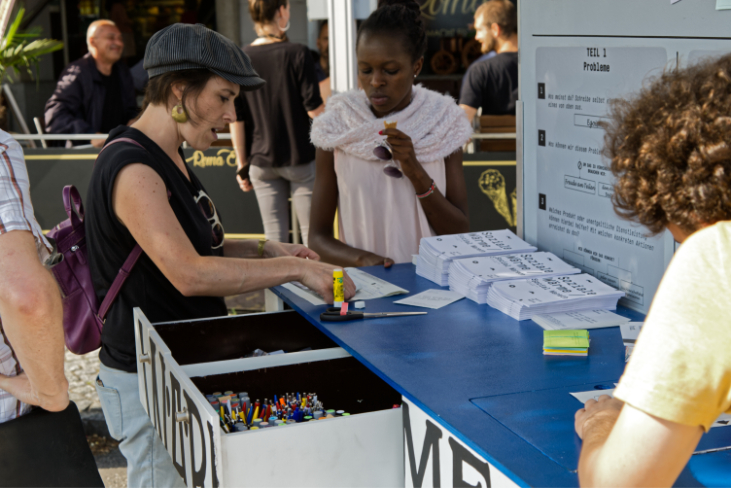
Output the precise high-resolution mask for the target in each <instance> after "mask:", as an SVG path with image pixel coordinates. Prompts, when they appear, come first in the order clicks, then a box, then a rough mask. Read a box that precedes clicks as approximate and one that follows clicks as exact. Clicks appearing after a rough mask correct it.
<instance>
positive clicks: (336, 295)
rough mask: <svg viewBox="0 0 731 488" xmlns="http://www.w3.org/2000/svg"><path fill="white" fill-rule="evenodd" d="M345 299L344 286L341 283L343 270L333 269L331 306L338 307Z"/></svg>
mask: <svg viewBox="0 0 731 488" xmlns="http://www.w3.org/2000/svg"><path fill="white" fill-rule="evenodd" d="M344 301H345V286H344V284H343V270H342V269H334V270H333V306H334V307H340V306H341V305H342V304H343V302H344Z"/></svg>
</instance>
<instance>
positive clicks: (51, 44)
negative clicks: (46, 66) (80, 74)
mask: <svg viewBox="0 0 731 488" xmlns="http://www.w3.org/2000/svg"><path fill="white" fill-rule="evenodd" d="M24 14H25V9H24V8H21V9H19V10H18V13H17V14H16V16H15V20H13V23H12V24H10V26H9V27H8V30H7V32H5V35H4V36H3V37H2V39H1V40H0V84H2V83H3V82H4V81H5V78H6V76H7V78H8V79H9V80H10V81H15V80H14V79H13V75H15V76H16V77H18V78H19V77H20V75H21V74H22V73H23V72H25V73H27V74H28V76H30V78H31V79H34V78H35V76H34V75H33V70H32V69H31V68H32V67H34V66H35V67H37V66H38V62H39V60H40V58H41V56H44V55H46V54H49V53H52V52H54V51H58V50H59V49H61V48H63V43H62V42H61V41H57V40H55V39H38V37H40V35H41V27H40V26H37V27H33V28H31V29H26V30H24V31H20V30H19V29H20V25H21V23H22V22H23V15H24ZM11 73H12V74H11ZM1 101H2V92H1V91H0V102H1ZM4 117H5V107H4V106H3V105H0V119H3V118H4Z"/></svg>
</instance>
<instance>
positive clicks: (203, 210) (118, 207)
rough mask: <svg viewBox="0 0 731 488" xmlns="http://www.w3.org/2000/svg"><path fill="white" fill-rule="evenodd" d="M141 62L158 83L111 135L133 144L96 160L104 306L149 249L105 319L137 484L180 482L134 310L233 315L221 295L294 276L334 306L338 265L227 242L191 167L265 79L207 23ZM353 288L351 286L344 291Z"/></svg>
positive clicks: (105, 379) (271, 246)
mask: <svg viewBox="0 0 731 488" xmlns="http://www.w3.org/2000/svg"><path fill="white" fill-rule="evenodd" d="M144 65H145V68H146V69H147V70H148V74H149V75H150V82H149V84H148V86H147V91H146V94H145V103H144V107H143V112H142V114H141V115H140V117H139V118H138V119H137V120H136V121H135V122H134V123H133V124H132V125H131V126H130V127H118V128H117V129H115V130H113V131H112V132H111V133H110V135H109V139H108V140H107V144H108V143H109V142H110V141H112V140H115V139H118V138H126V139H131V141H125V142H120V143H118V144H114V145H113V146H111V147H109V149H108V150H106V151H104V152H103V153H102V154H101V155H100V156H99V158H98V160H97V163H96V166H95V168H94V172H93V174H92V181H91V184H90V186H89V193H88V196H87V209H88V210H87V216H86V232H87V234H86V235H87V239H88V253H89V265H90V268H91V273H92V280H93V282H94V288H95V290H96V293H97V297H98V298H99V301H100V302H101V300H102V299H103V298H104V296H105V295H106V293H107V291H108V290H109V288H110V286H111V284H112V282H113V281H114V278H115V277H116V275H117V272H118V270H119V268H120V267H121V266H122V263H123V262H124V260H125V259H126V258H127V256H129V254H130V252H131V251H132V249H133V248H134V247H135V245H136V244H139V245H140V247H141V248H142V250H143V251H144V253H143V255H142V256H141V257H140V259H139V261H138V262H137V264H136V265H135V267H134V268H133V270H132V272H131V274H130V276H129V278H128V279H127V282H125V284H124V286H123V287H122V289H121V291H120V293H119V295H118V296H117V298H116V300H115V301H114V304H113V305H112V307H111V308H110V311H109V313H108V315H107V320H106V323H105V326H104V331H103V333H102V350H101V352H100V359H101V362H102V365H101V367H100V373H99V377H98V378H97V383H96V384H97V392H98V393H99V398H100V400H101V403H102V408H103V410H104V414H105V417H106V420H107V424H108V426H109V431H110V433H111V434H112V436H113V437H115V438H116V439H118V440H120V441H121V443H120V445H119V447H120V450H121V451H122V453H123V454H124V456H125V457H126V458H127V464H128V483H129V485H130V486H179V485H181V484H182V480H181V479H180V477H179V476H178V474H177V471H176V470H175V468H174V467H173V465H172V463H171V462H170V457H169V456H168V455H167V453H166V451H165V448H164V446H163V445H162V444H161V442H160V440H159V438H158V437H157V435H156V433H155V430H154V428H153V426H152V424H151V423H150V420H149V418H148V417H147V414H146V412H145V411H144V409H143V408H142V405H141V404H140V400H139V393H138V390H137V375H136V374H135V373H136V360H135V340H134V331H133V319H132V309H133V308H134V307H140V308H141V309H142V310H143V312H144V313H145V314H146V315H147V317H148V318H149V319H150V320H151V321H152V322H160V321H173V320H190V319H194V318H201V317H209V316H217V315H225V314H226V307H225V305H224V302H223V298H222V297H224V296H230V295H236V294H239V293H244V292H248V291H253V290H260V289H263V288H269V287H272V286H276V285H280V284H282V283H286V282H289V281H293V280H296V281H301V282H303V283H304V284H305V285H307V286H308V287H310V288H312V289H314V290H316V291H317V292H318V293H320V294H321V295H322V296H323V297H325V299H326V300H327V299H330V300H332V298H331V297H332V296H333V293H332V270H333V266H332V265H329V264H325V263H320V262H319V256H318V255H317V254H316V253H314V252H313V251H311V250H309V249H308V248H306V247H304V246H301V245H294V244H283V243H278V242H270V241H264V240H262V241H256V240H229V239H225V233H224V230H223V219H222V218H221V215H219V214H218V212H217V211H216V207H215V204H214V202H213V198H212V196H211V195H209V194H208V193H207V192H206V190H205V188H204V187H203V185H202V184H201V182H200V181H199V180H198V179H197V178H196V177H195V175H194V174H193V172H192V171H190V169H189V168H188V166H187V165H186V164H185V160H184V158H183V154H182V151H181V149H180V146H181V144H182V143H183V142H184V141H186V142H188V144H190V145H191V146H192V147H193V148H195V149H197V150H205V149H208V147H210V145H211V143H212V142H213V141H215V140H216V139H217V136H216V132H217V131H218V130H220V129H222V128H224V127H226V125H228V124H229V123H231V122H233V121H235V120H236V112H235V108H234V98H235V97H236V96H238V94H239V89H240V86H243V87H244V89H256V88H258V87H260V86H261V85H262V84H263V81H262V80H261V79H259V78H258V77H257V76H256V73H255V72H254V71H253V69H252V68H251V64H250V63H249V60H248V58H247V57H246V55H245V54H244V53H243V52H242V51H241V50H240V49H239V48H238V47H237V46H236V45H235V44H233V43H232V42H231V41H230V40H228V39H226V38H225V37H223V36H221V35H220V34H217V33H215V32H213V31H211V30H209V29H207V28H205V27H204V26H202V25H200V24H199V25H195V26H194V25H186V24H175V25H172V26H170V27H167V28H165V29H163V30H161V31H159V32H158V33H156V34H155V35H154V36H153V37H152V39H150V42H149V43H148V45H147V50H146V52H145V64H144ZM261 258H271V259H261ZM302 258H308V259H302ZM354 293H355V286H354V285H353V283H352V281H350V280H349V279H346V296H347V297H349V296H352V295H353V294H354Z"/></svg>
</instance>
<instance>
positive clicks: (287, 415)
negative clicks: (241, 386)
mask: <svg viewBox="0 0 731 488" xmlns="http://www.w3.org/2000/svg"><path fill="white" fill-rule="evenodd" d="M206 398H207V399H208V402H209V403H210V404H211V406H212V407H213V409H214V410H216V411H217V412H218V413H219V415H220V416H221V428H222V429H223V430H224V432H226V433H229V432H242V431H246V430H259V429H266V428H269V427H280V426H286V425H291V424H295V423H299V422H310V421H314V420H323V419H330V418H334V417H344V416H348V415H350V414H349V413H346V412H344V411H342V410H337V411H336V410H325V409H324V407H323V406H322V402H320V401H319V400H318V399H317V393H306V394H300V393H285V394H284V395H282V396H279V397H278V396H277V395H274V397H273V399H272V400H270V399H268V398H265V399H264V401H263V402H261V401H259V399H257V400H256V401H254V402H252V401H251V399H250V398H249V394H248V393H246V392H241V393H238V394H234V392H233V391H227V392H224V393H223V394H222V393H221V392H215V393H213V394H212V395H206Z"/></svg>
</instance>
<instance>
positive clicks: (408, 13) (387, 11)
mask: <svg viewBox="0 0 731 488" xmlns="http://www.w3.org/2000/svg"><path fill="white" fill-rule="evenodd" d="M366 32H367V33H369V34H388V35H390V36H401V37H403V38H404V39H405V40H406V50H407V52H408V53H409V54H411V60H412V61H413V62H416V61H418V60H419V58H421V57H422V56H423V55H424V53H425V52H426V26H425V25H424V20H423V19H422V18H421V9H420V7H419V4H418V3H416V0H379V1H378V8H377V9H376V10H375V11H374V12H373V13H372V14H371V15H370V16H369V17H368V18H367V19H366V20H365V21H363V23H362V24H361V25H360V28H359V29H358V39H357V40H356V42H355V45H356V47H357V46H358V43H359V42H360V38H361V36H362V35H363V34H364V33H366Z"/></svg>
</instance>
